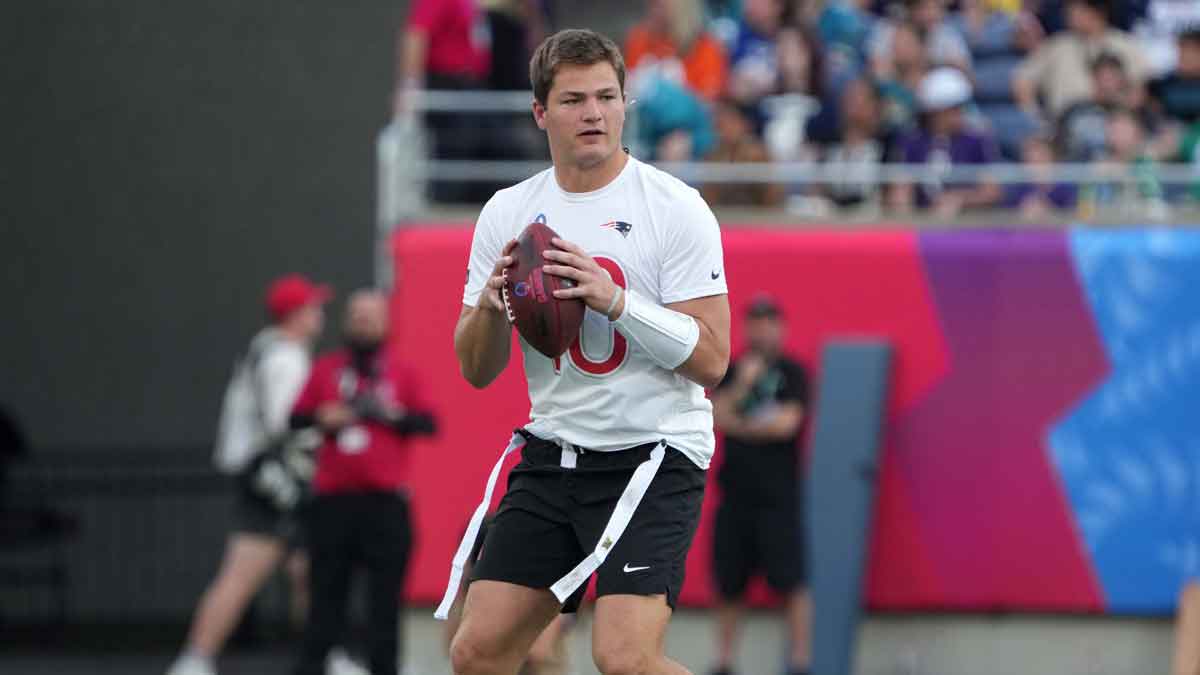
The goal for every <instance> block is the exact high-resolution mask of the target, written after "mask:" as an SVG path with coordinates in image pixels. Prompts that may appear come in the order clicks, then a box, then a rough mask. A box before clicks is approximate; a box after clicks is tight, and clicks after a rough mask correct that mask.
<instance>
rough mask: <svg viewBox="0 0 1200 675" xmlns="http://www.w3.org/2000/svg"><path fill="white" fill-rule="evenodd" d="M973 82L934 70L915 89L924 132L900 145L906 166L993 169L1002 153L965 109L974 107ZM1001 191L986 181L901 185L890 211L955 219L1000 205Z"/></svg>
mask: <svg viewBox="0 0 1200 675" xmlns="http://www.w3.org/2000/svg"><path fill="white" fill-rule="evenodd" d="M971 96H972V90H971V82H970V81H969V80H968V79H967V77H966V75H964V74H963V73H962V72H961V71H959V70H958V69H956V68H950V67H942V68H935V69H933V70H931V71H930V72H929V73H927V74H926V75H925V77H924V78H922V80H921V84H920V86H919V87H918V88H917V100H918V102H919V104H920V106H921V128H920V129H918V130H917V131H916V132H914V133H912V134H909V135H908V136H906V137H904V138H902V139H900V141H899V148H898V151H897V153H896V155H897V158H898V161H900V162H903V163H905V164H931V165H934V166H938V167H940V168H942V169H949V168H950V167H952V166H954V165H962V164H991V163H994V162H996V161H998V160H999V157H1000V151H999V149H998V148H997V146H996V142H995V140H994V139H992V137H991V136H990V135H988V134H986V133H983V132H981V131H979V130H976V129H972V128H971V127H970V126H969V125H968V124H967V120H966V116H965V113H964V108H965V107H966V106H967V104H969V103H970V102H971ZM1000 196H1001V192H1000V186H999V185H997V184H996V183H994V182H992V181H988V180H979V181H975V182H961V181H960V182H944V181H941V180H927V181H924V182H922V183H921V184H920V185H919V186H914V185H913V184H911V183H898V184H896V185H894V186H893V188H892V190H891V192H890V194H889V198H888V201H889V205H890V206H891V207H892V208H894V209H898V210H902V211H908V210H911V209H912V208H913V207H914V206H916V207H918V208H928V209H932V210H933V211H934V213H935V214H936V215H937V216H938V217H939V218H943V219H945V218H952V217H954V216H956V215H958V214H959V213H961V212H962V210H963V209H970V208H985V207H988V206H992V205H994V204H996V203H997V202H998V201H999V199H1000Z"/></svg>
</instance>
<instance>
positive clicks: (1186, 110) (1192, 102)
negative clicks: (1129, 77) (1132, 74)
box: [1149, 26, 1200, 125]
mask: <svg viewBox="0 0 1200 675" xmlns="http://www.w3.org/2000/svg"><path fill="white" fill-rule="evenodd" d="M1178 43H1179V52H1178V53H1179V59H1178V62H1177V65H1176V66H1175V70H1174V72H1172V73H1170V74H1169V75H1167V76H1166V77H1163V78H1160V79H1157V80H1154V81H1153V82H1151V83H1150V87H1149V89H1150V99H1151V101H1152V103H1153V105H1154V106H1155V107H1156V108H1157V109H1158V110H1159V111H1161V112H1162V113H1163V114H1164V115H1166V116H1167V117H1170V118H1172V119H1175V120H1178V121H1180V122H1183V123H1184V124H1188V125H1190V124H1193V123H1195V122H1196V121H1200V26H1198V27H1196V28H1193V29H1191V30H1189V31H1187V32H1185V33H1183V34H1181V35H1180V36H1179V39H1178Z"/></svg>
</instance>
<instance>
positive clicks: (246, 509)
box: [233, 480, 306, 549]
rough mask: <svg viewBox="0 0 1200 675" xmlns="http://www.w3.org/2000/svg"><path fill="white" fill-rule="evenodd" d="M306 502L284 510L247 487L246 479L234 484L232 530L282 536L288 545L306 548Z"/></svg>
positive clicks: (295, 547)
mask: <svg viewBox="0 0 1200 675" xmlns="http://www.w3.org/2000/svg"><path fill="white" fill-rule="evenodd" d="M303 515H304V506H303V505H302V506H299V507H297V508H296V509H294V510H292V511H288V512H281V511H279V510H277V509H275V508H273V507H272V506H270V505H269V504H267V503H266V502H265V501H263V499H262V498H261V497H258V496H256V495H254V494H253V493H251V492H250V491H249V490H248V489H246V487H245V485H244V483H243V481H241V480H238V481H237V482H236V483H235V486H234V503H233V531H234V532H240V533H244V534H256V535H259V536H262V537H272V538H275V539H282V540H283V541H284V542H285V543H286V544H287V545H288V547H289V548H293V549H300V548H305V546H306V542H305V538H304V527H303Z"/></svg>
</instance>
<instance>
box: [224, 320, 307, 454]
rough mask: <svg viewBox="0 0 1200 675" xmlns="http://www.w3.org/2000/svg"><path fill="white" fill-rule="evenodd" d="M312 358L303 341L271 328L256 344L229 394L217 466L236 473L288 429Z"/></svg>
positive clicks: (238, 368)
mask: <svg viewBox="0 0 1200 675" xmlns="http://www.w3.org/2000/svg"><path fill="white" fill-rule="evenodd" d="M310 367H311V358H310V356H309V353H308V350H307V349H306V348H305V347H304V346H303V345H302V344H300V343H299V342H296V341H295V340H290V339H287V338H285V337H283V336H282V335H280V334H279V332H278V331H276V330H275V329H273V328H267V329H264V330H262V331H260V332H259V333H258V335H256V336H254V339H253V340H251V341H250V348H249V350H248V352H247V355H246V356H245V357H243V358H242V359H241V360H240V361H239V362H238V364H237V366H236V367H235V368H234V372H233V377H232V378H231V379H230V381H229V386H228V388H226V390H225V399H224V402H223V403H222V406H221V420H220V422H219V424H218V429H217V449H216V454H215V458H214V459H215V461H216V464H217V467H218V468H220V469H221V470H222V471H225V472H227V473H236V472H238V471H240V470H241V469H242V468H244V467H245V466H246V465H247V464H249V462H250V460H252V459H254V457H255V456H257V455H258V453H260V452H262V451H263V450H265V449H266V447H267V445H268V444H269V443H270V442H271V440H272V439H274V438H277V437H278V436H280V435H281V434H283V433H284V432H285V431H287V428H288V417H289V416H290V415H291V412H292V405H293V404H294V403H295V402H296V397H298V396H299V395H300V390H301V389H302V388H303V387H304V383H305V381H306V380H307V379H308V371H309V368H310Z"/></svg>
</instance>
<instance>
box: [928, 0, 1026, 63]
mask: <svg viewBox="0 0 1200 675" xmlns="http://www.w3.org/2000/svg"><path fill="white" fill-rule="evenodd" d="M949 23H950V25H951V26H952V27H953V28H954V29H955V30H956V31H958V33H959V35H961V36H962V38H963V41H964V42H965V43H966V45H967V49H968V50H969V51H970V53H971V59H972V62H973V63H974V65H975V69H976V70H978V69H979V59H980V58H984V59H987V58H991V57H997V56H1010V55H1012V54H1014V53H1018V52H1030V51H1033V50H1034V49H1036V48H1037V46H1038V45H1039V44H1041V41H1042V39H1043V38H1044V37H1045V33H1044V32H1043V31H1042V26H1041V24H1039V23H1038V21H1037V19H1036V18H1035V17H1034V16H1033V15H1032V14H1030V13H1028V12H1013V11H1008V8H1006V7H1005V5H1004V3H1003V2H1000V1H999V0H962V2H961V3H960V4H959V9H958V11H957V12H955V13H954V14H952V15H951V16H950V18H949ZM979 79H983V77H982V75H980V78H979Z"/></svg>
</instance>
